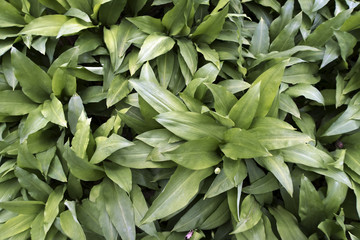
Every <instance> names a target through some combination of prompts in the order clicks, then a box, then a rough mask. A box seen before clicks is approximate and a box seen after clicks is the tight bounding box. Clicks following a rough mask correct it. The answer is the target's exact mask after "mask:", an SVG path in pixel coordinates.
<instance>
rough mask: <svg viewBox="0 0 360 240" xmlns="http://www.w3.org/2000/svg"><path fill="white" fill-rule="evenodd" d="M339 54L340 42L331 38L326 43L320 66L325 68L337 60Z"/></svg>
mask: <svg viewBox="0 0 360 240" xmlns="http://www.w3.org/2000/svg"><path fill="white" fill-rule="evenodd" d="M339 55H340V49H339V46H338V44H337V43H336V42H335V41H332V40H329V41H328V42H327V43H326V44H325V53H324V57H323V60H322V62H321V66H320V68H323V67H325V66H326V65H328V64H329V63H331V62H332V61H334V60H336V59H337V58H338V57H339Z"/></svg>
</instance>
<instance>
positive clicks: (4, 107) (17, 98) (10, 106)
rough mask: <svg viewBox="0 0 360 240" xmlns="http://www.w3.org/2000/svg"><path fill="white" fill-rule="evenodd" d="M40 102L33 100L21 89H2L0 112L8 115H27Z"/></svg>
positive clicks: (0, 92) (0, 93)
mask: <svg viewBox="0 0 360 240" xmlns="http://www.w3.org/2000/svg"><path fill="white" fill-rule="evenodd" d="M37 106H38V104H36V103H34V102H32V101H31V100H30V99H29V98H28V97H26V96H25V95H24V94H23V93H22V92H21V91H19V90H14V91H12V90H4V91H0V114H1V115H6V116H18V115H25V114H27V113H30V112H31V111H33V110H35V109H36V108H37Z"/></svg>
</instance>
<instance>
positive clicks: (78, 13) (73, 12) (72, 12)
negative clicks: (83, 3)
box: [64, 7, 91, 23]
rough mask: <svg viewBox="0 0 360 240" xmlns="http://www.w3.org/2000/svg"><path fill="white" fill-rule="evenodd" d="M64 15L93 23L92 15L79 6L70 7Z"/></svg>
mask: <svg viewBox="0 0 360 240" xmlns="http://www.w3.org/2000/svg"><path fill="white" fill-rule="evenodd" d="M64 15H66V16H69V17H74V18H78V19H81V20H83V21H84V22H87V23H91V19H90V17H89V16H88V15H87V14H86V13H85V12H84V11H82V10H80V9H78V8H72V7H71V8H70V9H69V10H68V11H67V12H66V13H65V14H64Z"/></svg>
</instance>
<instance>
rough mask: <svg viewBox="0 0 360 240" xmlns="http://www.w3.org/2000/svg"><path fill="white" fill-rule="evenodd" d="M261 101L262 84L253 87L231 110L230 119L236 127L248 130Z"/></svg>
mask: <svg viewBox="0 0 360 240" xmlns="http://www.w3.org/2000/svg"><path fill="white" fill-rule="evenodd" d="M259 101H260V84H255V85H253V86H252V87H251V88H250V89H249V90H248V91H247V92H246V93H245V94H244V95H243V96H242V97H241V98H240V99H239V100H238V101H237V102H236V104H235V105H234V106H233V107H232V108H231V109H230V112H229V117H230V119H231V120H233V121H234V123H235V126H236V127H239V128H243V129H248V128H249V127H250V125H251V123H252V121H253V119H254V117H255V114H256V112H257V108H258V104H259Z"/></svg>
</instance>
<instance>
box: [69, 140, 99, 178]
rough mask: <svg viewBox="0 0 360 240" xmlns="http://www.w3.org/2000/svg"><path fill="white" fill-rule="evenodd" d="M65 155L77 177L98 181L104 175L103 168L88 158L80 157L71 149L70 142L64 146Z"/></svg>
mask: <svg viewBox="0 0 360 240" xmlns="http://www.w3.org/2000/svg"><path fill="white" fill-rule="evenodd" d="M64 150H65V152H64V153H63V157H64V159H65V160H66V162H67V164H68V167H69V169H70V172H71V173H72V174H73V175H74V176H75V177H77V178H79V179H81V180H84V181H96V180H99V179H101V178H102V177H103V176H104V171H103V169H102V168H100V167H98V166H96V165H93V164H91V163H89V162H88V161H87V159H82V158H79V157H78V156H77V155H76V154H75V152H74V151H73V150H71V149H70V147H69V145H68V143H67V145H65V147H64Z"/></svg>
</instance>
